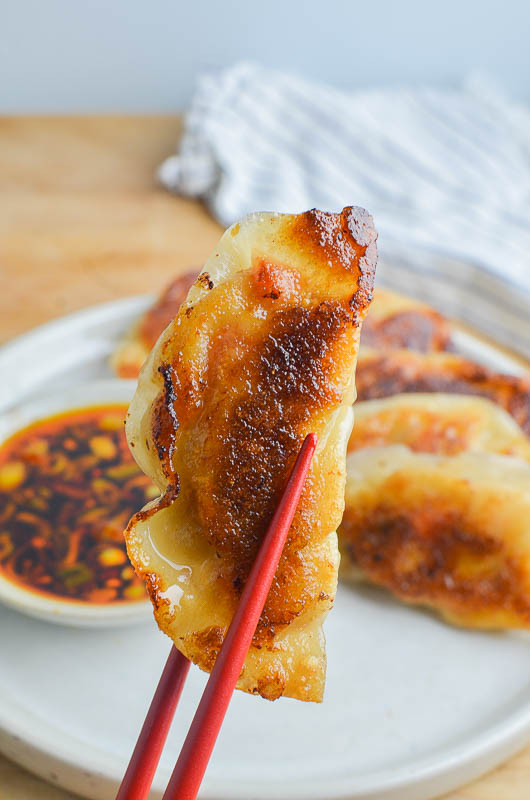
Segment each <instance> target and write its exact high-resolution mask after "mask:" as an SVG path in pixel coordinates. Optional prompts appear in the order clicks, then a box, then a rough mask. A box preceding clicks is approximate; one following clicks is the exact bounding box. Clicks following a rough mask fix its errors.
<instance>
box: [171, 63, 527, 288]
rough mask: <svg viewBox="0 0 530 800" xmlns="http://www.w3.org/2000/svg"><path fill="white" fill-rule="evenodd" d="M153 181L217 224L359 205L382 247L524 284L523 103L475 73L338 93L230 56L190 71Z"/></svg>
mask: <svg viewBox="0 0 530 800" xmlns="http://www.w3.org/2000/svg"><path fill="white" fill-rule="evenodd" d="M159 179H160V180H161V182H162V183H163V184H164V185H165V186H167V187H168V188H169V189H171V190H173V191H175V192H178V193H180V194H183V195H188V196H193V197H200V198H202V199H204V200H205V202H206V203H207V205H208V207H209V208H210V210H211V212H212V213H213V215H214V216H215V217H216V218H217V219H218V220H219V221H220V222H221V223H222V224H223V225H225V226H227V225H229V224H231V223H232V222H234V220H236V219H238V218H239V217H241V216H242V215H243V214H245V213H247V212H249V211H254V210H270V209H274V210H277V211H290V212H296V211H301V210H304V209H307V208H312V207H319V208H323V209H329V210H337V209H340V208H342V207H343V206H344V205H350V204H355V205H361V206H364V207H365V208H367V209H369V211H371V213H372V214H373V215H374V217H375V220H376V227H377V229H378V230H379V241H380V245H381V249H382V250H383V252H392V248H393V247H394V246H396V247H397V248H398V249H400V250H401V251H403V249H404V248H407V247H409V246H411V245H416V246H419V247H422V246H423V247H424V248H428V249H430V250H436V251H437V252H439V253H445V254H447V255H451V256H457V257H460V258H465V259H468V260H471V261H473V262H475V263H477V264H480V265H482V266H483V267H485V268H486V269H487V270H488V271H491V272H494V273H496V274H497V275H499V277H500V276H502V277H504V278H505V279H508V280H509V281H511V282H514V283H518V284H520V285H524V286H526V287H528V288H530V112H529V111H528V110H527V109H526V108H525V107H523V106H518V105H516V104H514V103H511V102H509V101H507V100H506V99H504V98H503V97H502V96H501V95H500V94H498V93H497V92H495V91H493V90H492V89H490V88H488V87H487V84H485V82H484V81H483V82H482V83H481V84H480V85H478V86H477V85H476V82H475V84H473V82H471V83H470V84H469V85H467V86H466V87H465V88H464V89H462V90H440V89H414V90H412V89H395V90H385V89H370V90H366V91H358V92H352V93H348V92H343V91H338V90H336V89H333V88H330V87H328V86H322V85H319V84H316V83H312V82H309V81H306V80H303V79H301V78H299V77H294V76H292V75H286V74H284V73H280V72H276V71H273V70H269V69H266V68H264V67H261V66H259V65H256V64H250V63H240V64H236V65H235V66H234V67H232V68H230V69H227V70H225V71H221V72H218V73H216V74H209V75H205V76H204V77H202V78H201V79H200V81H199V84H198V88H197V91H196V94H195V97H194V99H193V102H192V105H191V109H190V111H189V112H188V114H187V115H186V119H185V128H184V134H183V137H182V140H181V142H180V145H179V150H178V153H177V155H174V156H172V157H170V158H168V159H167V160H166V161H165V162H164V163H163V164H162V165H161V167H160V169H159Z"/></svg>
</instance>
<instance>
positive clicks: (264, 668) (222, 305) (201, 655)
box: [126, 208, 376, 701]
mask: <svg viewBox="0 0 530 800" xmlns="http://www.w3.org/2000/svg"><path fill="white" fill-rule="evenodd" d="M375 239H376V235H375V233H374V229H373V225H372V219H371V217H370V216H369V214H367V213H366V212H365V211H364V210H363V209H359V208H345V209H344V210H343V211H342V213H341V214H328V213H324V212H320V211H315V210H313V211H308V212H306V213H304V214H299V215H280V214H266V213H260V214H252V215H250V216H248V217H246V218H245V219H244V220H243V221H242V222H240V223H238V224H236V225H233V226H232V227H231V228H230V229H229V230H228V231H227V232H226V233H225V234H224V236H223V237H222V239H221V241H220V242H219V246H218V249H217V250H216V251H215V252H214V253H213V254H212V256H211V257H210V259H209V260H208V261H207V263H206V265H205V268H204V271H203V272H202V274H201V275H200V276H199V278H198V279H197V281H196V283H195V285H194V286H193V287H192V289H191V290H190V293H189V295H188V298H187V300H186V302H185V303H184V304H183V306H182V307H181V309H180V311H179V313H178V314H177V316H176V318H175V319H174V320H173V321H172V323H171V324H170V325H169V327H168V328H167V329H166V330H165V331H164V333H163V334H162V336H161V337H160V339H159V340H158V342H157V344H156V345H155V348H154V349H153V351H152V352H151V354H150V356H149V358H148V360H147V362H146V364H145V365H144V367H143V369H142V372H141V374H140V378H139V383H138V389H137V392H136V395H135V397H134V399H133V401H132V404H131V407H130V410H129V415H128V419H127V424H126V432H127V438H128V441H129V443H130V446H131V448H132V452H133V455H134V457H135V458H136V460H137V462H138V464H139V465H140V467H141V468H142V469H143V470H144V472H145V473H146V474H148V475H149V476H150V477H151V478H152V479H153V481H155V483H156V484H157V485H158V486H159V488H160V490H161V493H162V497H161V498H160V499H159V500H158V501H155V502H154V503H152V504H150V505H149V506H147V507H146V508H145V509H144V510H143V511H141V512H139V513H138V514H137V515H136V516H135V517H134V518H133V519H132V520H131V523H130V524H129V527H128V529H127V531H126V540H127V546H128V551H129V555H130V558H131V560H132V562H133V564H134V565H135V567H136V570H137V571H138V573H139V574H140V575H142V576H143V577H144V578H145V581H146V584H147V587H148V589H149V592H150V595H151V598H152V601H153V605H154V608H155V616H156V619H157V621H158V624H159V626H160V627H161V629H162V630H163V631H165V632H166V633H167V634H168V635H169V636H170V637H171V638H172V639H173V641H174V643H175V645H176V646H177V647H178V648H179V650H181V651H182V652H183V653H184V654H185V655H186V656H187V657H188V658H190V659H191V660H192V661H194V662H195V663H196V664H198V665H199V666H200V667H201V668H202V669H205V670H210V669H211V668H212V666H213V664H214V662H215V659H216V656H217V653H218V652H219V649H220V646H221V644H222V641H223V638H224V635H225V632H226V629H227V626H228V625H229V623H230V620H231V618H232V616H233V613H234V610H235V608H236V606H237V603H238V600H239V597H240V595H241V591H242V587H243V586H244V583H245V580H246V578H247V576H248V573H249V570H250V567H251V565H252V563H253V561H254V558H255V556H256V552H257V549H258V547H259V544H260V541H261V540H262V538H263V535H264V533H265V530H266V528H267V525H268V523H269V521H270V519H271V517H272V514H273V512H274V509H275V507H276V504H277V502H278V499H279V496H280V494H281V492H282V490H283V488H284V486H285V483H286V479H287V476H288V473H289V471H290V469H291V468H292V466H293V463H294V460H295V458H296V455H297V453H298V451H299V449H300V447H301V445H302V442H303V439H304V437H305V436H306V434H307V433H309V432H310V431H314V432H315V433H316V434H317V435H318V437H319V443H318V448H317V451H316V454H315V456H314V458H313V462H312V466H311V471H310V474H309V477H308V480H307V482H306V485H305V487H304V492H303V495H302V499H301V502H300V505H299V508H298V511H297V514H296V516H295V520H294V522H293V525H292V527H291V531H290V534H289V538H288V541H287V544H286V547H285V550H284V553H283V555H282V559H281V561H280V565H279V568H278V571H277V574H276V576H275V579H274V582H273V586H272V588H271V592H270V594H269V598H268V600H267V603H266V605H265V608H264V612H263V614H262V617H261V619H260V622H259V625H258V628H257V630H256V634H255V636H254V639H253V644H252V646H251V649H250V651H249V654H248V656H247V659H246V662H245V666H244V669H243V672H242V674H241V677H240V680H239V684H238V685H239V688H240V689H243V690H245V691H247V692H253V693H259V694H261V695H262V696H263V697H267V698H269V699H274V698H276V697H279V696H280V695H287V696H290V697H296V698H299V699H303V700H316V701H318V700H320V699H321V698H322V693H323V688H324V680H325V653H324V639H323V634H322V622H323V620H324V618H325V616H326V615H327V613H328V611H329V609H330V608H331V606H332V604H333V598H334V595H335V588H336V581H337V569H338V549H337V538H336V532H335V531H336V528H337V526H338V524H339V522H340V519H341V516H342V511H343V508H344V482H345V452H346V446H347V441H348V437H349V435H350V431H351V425H352V415H353V411H352V408H351V403H352V401H353V398H354V393H355V389H354V369H355V361H356V353H357V348H358V342H359V335H360V326H361V322H362V320H363V318H364V315H365V313H366V310H367V307H368V304H369V302H370V299H371V294H372V286H373V278H374V270H375V262H376V248H375Z"/></svg>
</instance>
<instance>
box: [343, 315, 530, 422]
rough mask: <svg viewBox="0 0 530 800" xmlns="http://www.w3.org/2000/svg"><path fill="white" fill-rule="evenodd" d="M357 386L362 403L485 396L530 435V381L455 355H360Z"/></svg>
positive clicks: (371, 353) (392, 353)
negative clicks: (413, 396) (397, 397)
mask: <svg viewBox="0 0 530 800" xmlns="http://www.w3.org/2000/svg"><path fill="white" fill-rule="evenodd" d="M363 331H364V328H363ZM356 385H357V396H358V399H359V400H375V399H377V398H380V397H390V396H391V395H394V394H402V393H410V392H445V393H448V394H467V395H476V396H479V397H486V398H488V399H490V400H492V401H493V402H494V403H496V404H497V405H499V406H501V407H502V408H504V409H505V410H506V411H508V413H509V414H511V415H512V417H513V418H514V419H515V421H516V422H517V423H518V424H519V425H520V426H521V428H522V429H523V430H524V432H525V433H526V434H527V436H530V377H526V376H521V377H519V376H514V375H503V374H501V373H498V372H494V371H493V370H490V369H488V368H487V367H484V366H482V365H480V364H476V363H474V362H473V361H469V360H468V359H466V358H464V357H462V356H458V355H456V354H454V353H431V354H428V355H423V354H420V353H414V352H412V351H407V350H395V351H389V352H385V353H379V352H375V351H362V350H361V353H360V354H359V359H358V363H357V376H356Z"/></svg>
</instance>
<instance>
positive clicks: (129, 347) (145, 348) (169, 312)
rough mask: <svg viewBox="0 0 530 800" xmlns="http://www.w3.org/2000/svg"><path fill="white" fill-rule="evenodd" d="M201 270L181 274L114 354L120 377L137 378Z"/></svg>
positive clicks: (114, 366)
mask: <svg viewBox="0 0 530 800" xmlns="http://www.w3.org/2000/svg"><path fill="white" fill-rule="evenodd" d="M197 274H198V270H193V272H185V273H184V274H183V275H178V276H177V277H176V278H174V280H172V281H171V283H170V284H169V285H168V286H166V288H165V289H164V291H163V292H162V294H161V295H160V297H159V298H158V299H157V300H156V301H155V302H154V303H153V305H152V306H150V308H148V309H147V311H146V312H145V313H144V314H142V316H141V317H140V319H139V320H138V321H137V322H136V323H135V324H134V325H133V327H132V328H131V330H130V331H128V332H127V333H126V334H125V336H124V338H123V339H122V340H121V342H119V344H118V347H117V348H116V350H115V352H114V353H113V354H112V357H111V360H110V365H111V367H112V369H113V370H114V372H115V373H116V375H118V377H120V378H137V377H138V375H139V373H140V369H141V368H142V364H143V363H144V361H145V359H146V358H147V356H148V355H149V352H150V351H151V349H152V348H153V347H154V345H155V343H156V340H157V339H158V337H159V336H160V334H161V333H162V331H163V330H164V328H166V327H167V326H168V325H169V323H170V322H171V320H172V319H173V317H175V316H176V314H177V311H178V310H179V308H180V306H181V305H182V303H183V302H184V300H185V299H186V296H187V294H188V291H189V290H190V287H191V286H192V285H193V283H194V281H195V279H196V277H197Z"/></svg>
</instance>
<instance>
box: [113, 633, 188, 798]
mask: <svg viewBox="0 0 530 800" xmlns="http://www.w3.org/2000/svg"><path fill="white" fill-rule="evenodd" d="M189 668H190V662H189V661H188V659H187V658H186V656H183V655H182V653H181V652H180V650H177V648H176V647H172V648H171V652H170V654H169V656H168V659H167V661H166V666H165V667H164V670H163V672H162V675H161V676H160V680H159V682H158V686H157V687H156V691H155V693H154V696H153V699H152V701H151V705H150V706H149V711H148V712H147V716H146V718H145V722H144V724H143V726H142V730H141V731H140V735H139V737H138V741H137V742H136V746H135V748H134V750H133V754H132V756H131V760H130V761H129V766H128V767H127V771H126V773H125V775H124V776H123V780H122V782H121V785H120V788H119V791H118V794H117V795H116V800H133V799H134V800H145V798H146V797H147V796H148V794H149V792H150V790H151V784H152V782H153V778H154V776H155V772H156V768H157V766H158V762H159V761H160V756H161V755H162V750H163V749H164V745H165V743H166V739H167V735H168V733H169V729H170V727H171V723H172V721H173V717H174V715H175V710H176V708H177V705H178V701H179V700H180V695H181V694H182V690H183V688H184V684H185V682H186V677H187V675H188V671H189Z"/></svg>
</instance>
